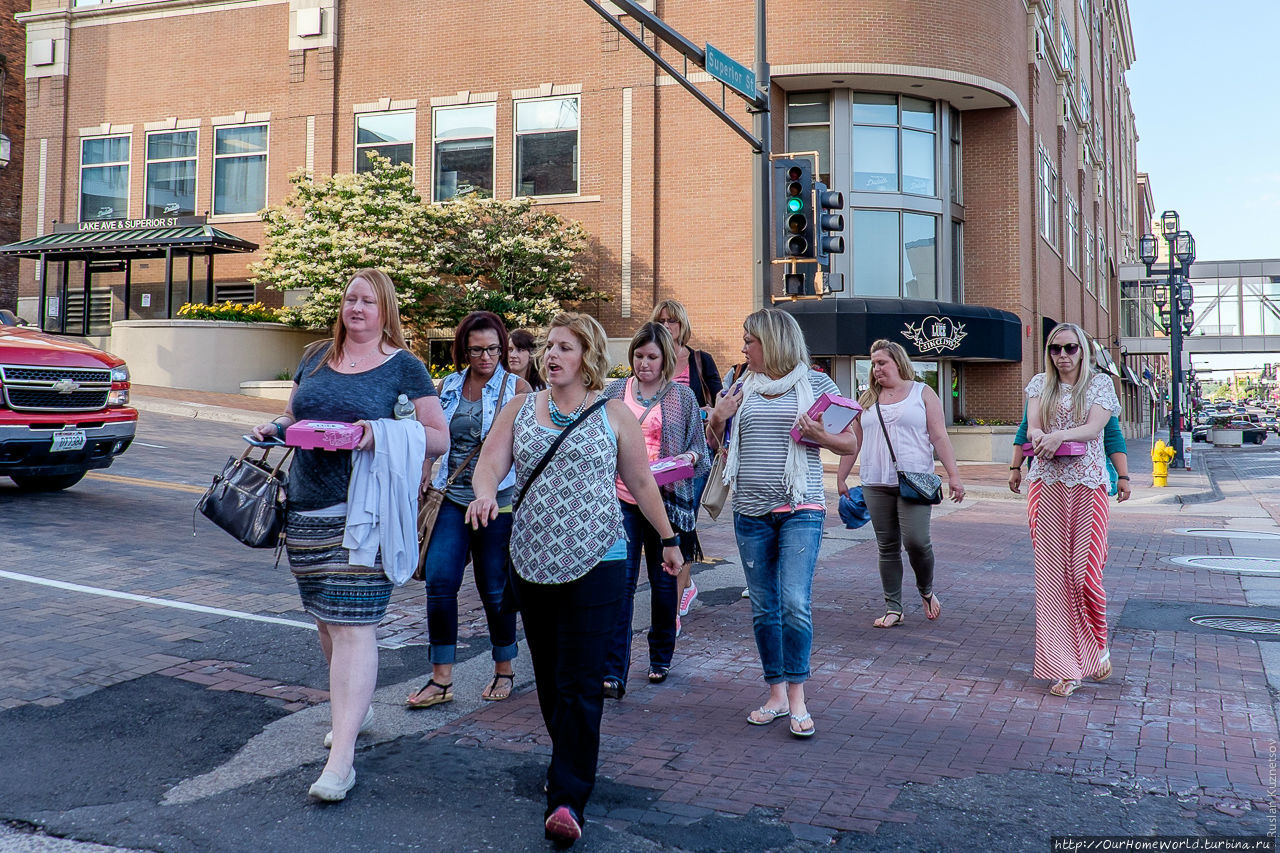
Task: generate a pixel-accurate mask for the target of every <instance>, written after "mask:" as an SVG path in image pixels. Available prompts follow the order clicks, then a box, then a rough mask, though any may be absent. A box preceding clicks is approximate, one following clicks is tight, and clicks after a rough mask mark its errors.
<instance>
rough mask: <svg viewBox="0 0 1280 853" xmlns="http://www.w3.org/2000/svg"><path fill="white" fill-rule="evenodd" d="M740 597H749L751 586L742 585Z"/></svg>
mask: <svg viewBox="0 0 1280 853" xmlns="http://www.w3.org/2000/svg"><path fill="white" fill-rule="evenodd" d="M742 597H743V598H750V597H751V588H750V587H746V586H744V587H743V588H742Z"/></svg>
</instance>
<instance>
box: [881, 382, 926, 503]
mask: <svg viewBox="0 0 1280 853" xmlns="http://www.w3.org/2000/svg"><path fill="white" fill-rule="evenodd" d="M876 417H878V418H879V419H880V429H881V430H882V431H883V432H884V443H885V444H886V445H888V447H889V458H890V459H892V460H893V467H894V469H895V470H896V471H897V472H898V495H899V496H900V497H901V498H902V499H903V500H904V501H907V502H908V503H913V504H940V503H942V478H941V477H939V476H938V475H937V474H933V473H929V474H919V473H916V472H915V471H903V470H902V469H901V468H899V467H898V457H897V454H895V453H894V452H893V442H892V441H890V440H889V428H888V427H886V426H885V425H884V415H882V414H880V401H879V400H876Z"/></svg>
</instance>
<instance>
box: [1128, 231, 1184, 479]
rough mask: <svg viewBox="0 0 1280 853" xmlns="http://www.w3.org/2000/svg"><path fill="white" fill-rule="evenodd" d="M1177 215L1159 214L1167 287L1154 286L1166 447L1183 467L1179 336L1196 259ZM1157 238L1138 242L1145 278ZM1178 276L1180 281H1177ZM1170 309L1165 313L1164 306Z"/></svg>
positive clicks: (1156, 250) (1156, 253)
mask: <svg viewBox="0 0 1280 853" xmlns="http://www.w3.org/2000/svg"><path fill="white" fill-rule="evenodd" d="M1178 225H1179V221H1178V212H1177V211H1176V210H1166V211H1165V212H1164V213H1162V214H1161V215H1160V231H1161V234H1160V237H1163V238H1164V241H1165V243H1166V246H1167V248H1168V254H1167V258H1168V263H1169V266H1168V269H1167V272H1166V277H1165V281H1166V284H1165V285H1164V286H1163V287H1162V286H1161V285H1156V288H1155V289H1156V296H1155V300H1154V301H1155V303H1156V305H1157V307H1159V308H1160V309H1161V314H1162V315H1163V316H1162V319H1163V320H1164V323H1165V329H1166V331H1167V332H1168V333H1169V366H1170V370H1171V372H1172V382H1171V383H1170V392H1169V446H1170V447H1172V448H1173V450H1174V453H1175V454H1176V455H1175V456H1174V461H1173V464H1174V465H1177V464H1179V461H1181V463H1182V464H1183V465H1184V466H1185V464H1186V456H1185V455H1184V453H1183V446H1182V399H1181V398H1182V337H1183V332H1184V330H1185V331H1186V333H1187V334H1190V332H1191V322H1192V319H1193V318H1192V314H1191V301H1192V296H1193V293H1192V290H1191V283H1190V278H1191V264H1192V263H1193V262H1194V261H1195V259H1196V241H1195V238H1194V237H1192V236H1191V232H1190V231H1183V230H1181V229H1179V227H1178ZM1158 239H1159V237H1157V236H1156V235H1155V234H1143V235H1142V239H1141V240H1139V241H1138V254H1139V256H1140V257H1141V258H1142V262H1143V263H1144V264H1146V266H1147V275H1151V265H1152V264H1154V263H1155V262H1156V259H1157V258H1158V257H1159V254H1160V253H1159V244H1158V243H1157V242H1156V241H1157V240H1158ZM1179 276H1181V281H1179ZM1166 300H1167V304H1168V306H1169V311H1168V313H1167V314H1166V313H1164V306H1165V304H1166Z"/></svg>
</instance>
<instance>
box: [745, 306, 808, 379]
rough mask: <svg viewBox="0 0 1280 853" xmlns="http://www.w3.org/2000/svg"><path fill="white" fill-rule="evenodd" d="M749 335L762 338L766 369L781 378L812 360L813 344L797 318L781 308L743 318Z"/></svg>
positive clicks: (760, 311) (761, 347)
mask: <svg viewBox="0 0 1280 853" xmlns="http://www.w3.org/2000/svg"><path fill="white" fill-rule="evenodd" d="M742 328H743V331H745V332H746V333H747V334H748V335H750V336H751V337H753V338H755V339H756V340H758V341H760V350H761V352H762V354H763V356H764V372H765V374H766V375H767V376H769V377H771V378H774V379H780V378H781V377H783V376H786V375H787V374H788V373H790V372H791V371H793V370H795V368H796V365H797V364H806V365H807V364H808V363H809V345H808V344H806V343H805V340H804V332H802V331H800V324H799V323H797V322H796V318H795V317H792V316H791V315H790V314H789V313H788V312H786V311H783V310H782V309H780V308H761V309H760V310H759V311H756V312H755V313H754V314H748V315H747V319H745V320H743V321H742Z"/></svg>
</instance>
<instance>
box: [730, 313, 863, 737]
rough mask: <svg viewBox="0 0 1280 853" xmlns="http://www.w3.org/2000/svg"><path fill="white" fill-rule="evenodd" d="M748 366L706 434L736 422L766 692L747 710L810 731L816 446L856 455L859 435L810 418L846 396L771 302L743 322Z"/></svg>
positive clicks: (738, 518) (739, 498) (818, 500)
mask: <svg viewBox="0 0 1280 853" xmlns="http://www.w3.org/2000/svg"><path fill="white" fill-rule="evenodd" d="M742 328H743V335H742V340H743V345H742V353H743V355H745V356H746V372H745V373H744V374H743V375H742V377H741V378H740V380H739V381H738V382H735V383H734V384H733V385H731V386H730V387H727V388H725V389H724V391H722V392H721V393H720V395H719V396H718V397H717V399H716V404H715V408H714V409H712V411H711V415H710V416H709V417H708V419H707V441H708V443H709V444H710V446H711V447H713V448H718V447H720V446H722V445H723V444H724V441H725V434H724V433H725V424H726V423H727V422H728V421H729V419H730V418H732V419H733V423H732V429H731V430H730V436H729V442H728V444H729V454H728V457H727V459H726V460H725V468H724V472H725V482H726V483H727V484H729V485H730V486H731V487H732V488H733V529H734V534H735V536H736V538H737V540H738V553H739V555H740V556H741V558H742V569H743V572H745V574H746V576H747V589H748V590H749V591H750V598H751V613H752V624H753V627H754V629H755V635H756V647H757V649H758V650H759V651H760V664H761V666H762V668H763V669H764V680H765V682H766V683H767V684H768V685H769V695H768V698H767V699H766V700H765V702H764V704H763V705H761V706H760V707H759V708H757V709H756V710H754V711H752V712H751V713H750V714H748V715H747V722H749V723H751V724H752V725H756V726H765V725H768V724H769V723H772V722H773V721H774V720H776V719H778V718H779V717H786V716H790V718H791V720H790V728H791V734H793V735H795V736H796V737H799V738H807V737H811V736H812V735H813V733H814V731H815V728H814V723H813V718H812V717H811V716H810V714H809V712H808V709H807V708H806V706H805V698H804V683H805V681H806V680H808V678H809V650H810V648H811V647H812V645H813V618H812V614H811V592H812V588H813V570H814V566H815V565H816V564H817V561H818V548H819V546H820V545H821V544H822V525H823V522H824V520H825V519H826V495H825V491H824V488H823V483H822V460H821V458H820V455H819V449H818V447H810V446H808V445H802V444H800V443H798V442H796V441H795V440H793V439H792V437H791V428H792V427H793V426H798V427H799V428H800V433H801V435H802V436H803V437H804V438H806V439H808V440H809V441H811V442H814V443H815V444H817V445H819V446H821V447H825V448H827V449H828V450H831V451H833V452H835V453H838V454H840V455H847V454H855V453H857V451H858V442H857V439H856V438H855V437H854V435H853V432H852V431H851V430H849V429H846V430H845V431H844V432H840V433H828V432H827V431H826V429H825V428H824V427H823V424H822V420H821V418H820V417H819V418H818V419H816V420H815V419H813V418H810V417H809V416H808V414H807V413H808V411H809V409H810V407H812V406H813V402H814V400H815V399H817V398H818V396H819V395H821V394H826V393H831V394H838V393H840V391H839V389H838V388H837V387H836V384H835V383H834V382H832V381H831V377H829V376H827V375H826V374H825V373H820V372H818V371H816V370H811V369H810V368H809V349H808V347H807V346H806V345H805V341H804V335H803V334H802V333H801V331H800V326H799V325H798V324H797V323H796V321H795V318H794V317H792V316H791V315H790V314H788V313H787V312H785V311H781V310H779V309H777V308H765V309H763V310H761V311H757V312H755V313H754V314H752V315H750V316H749V317H747V319H746V320H745V321H744V322H743V324H742Z"/></svg>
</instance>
